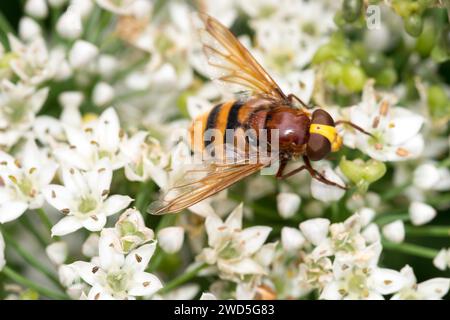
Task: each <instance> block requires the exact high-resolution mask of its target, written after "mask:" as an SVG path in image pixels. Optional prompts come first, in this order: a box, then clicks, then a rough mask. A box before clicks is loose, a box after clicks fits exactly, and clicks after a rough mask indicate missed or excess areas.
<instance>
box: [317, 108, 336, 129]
mask: <svg viewBox="0 0 450 320" xmlns="http://www.w3.org/2000/svg"><path fill="white" fill-rule="evenodd" d="M311 123H315V124H325V125H327V126H333V127H334V120H333V118H332V117H331V116H330V114H329V113H328V112H326V111H325V110H322V109H318V110H315V111H314V112H313V114H312V117H311Z"/></svg>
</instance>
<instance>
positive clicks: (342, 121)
mask: <svg viewBox="0 0 450 320" xmlns="http://www.w3.org/2000/svg"><path fill="white" fill-rule="evenodd" d="M340 124H346V125H349V126H350V127H352V128H353V129H355V130H358V131H359V132H362V133H364V134H367V135H368V136H371V137H372V138H374V136H373V134H371V133H370V132H367V131H366V130H364V129H363V128H361V127H360V126H358V125H356V124H354V123H353V122H350V121H347V120H338V121H336V122H335V123H334V125H335V126H337V125H340Z"/></svg>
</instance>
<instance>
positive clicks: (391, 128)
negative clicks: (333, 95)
mask: <svg viewBox="0 0 450 320" xmlns="http://www.w3.org/2000/svg"><path fill="white" fill-rule="evenodd" d="M396 101H397V99H396V97H394V96H388V95H385V96H383V98H382V99H381V101H378V100H377V96H376V93H375V90H374V88H373V81H368V83H367V84H366V86H365V88H364V92H363V101H362V102H361V103H360V104H359V105H356V106H353V107H351V108H349V109H347V110H346V111H348V114H349V120H350V121H352V122H353V123H355V124H356V125H358V126H360V127H361V128H364V129H365V130H367V131H368V132H370V133H371V134H372V135H373V136H374V137H370V136H367V135H365V134H361V133H359V132H356V131H355V130H353V129H348V130H350V131H348V130H346V131H345V132H346V133H345V136H344V143H345V144H346V145H348V146H349V147H357V148H358V149H360V150H361V151H363V152H365V153H367V154H368V155H369V156H370V157H372V158H374V159H376V160H379V161H401V160H408V159H412V158H416V157H418V156H419V155H420V154H421V153H422V150H423V148H424V141H423V137H422V135H421V134H420V133H419V131H420V128H421V127H422V124H423V122H424V119H423V117H422V116H420V115H418V114H416V113H414V112H412V111H410V110H408V109H406V108H401V107H394V106H393V105H395V103H396Z"/></svg>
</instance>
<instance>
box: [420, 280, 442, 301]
mask: <svg viewBox="0 0 450 320" xmlns="http://www.w3.org/2000/svg"><path fill="white" fill-rule="evenodd" d="M449 289H450V279H449V278H434V279H430V280H427V281H424V282H422V283H419V285H418V286H417V292H418V293H420V294H421V295H422V296H423V297H424V298H425V299H433V300H437V299H442V297H444V296H445V295H446V294H447V292H448V290H449Z"/></svg>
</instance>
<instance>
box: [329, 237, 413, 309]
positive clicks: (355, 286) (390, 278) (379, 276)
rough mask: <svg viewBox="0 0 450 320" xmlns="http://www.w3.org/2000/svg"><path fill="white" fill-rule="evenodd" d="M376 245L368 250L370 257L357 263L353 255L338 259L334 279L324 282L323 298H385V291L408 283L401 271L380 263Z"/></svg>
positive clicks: (392, 290)
mask: <svg viewBox="0 0 450 320" xmlns="http://www.w3.org/2000/svg"><path fill="white" fill-rule="evenodd" d="M377 246H379V245H378V244H377V245H376V246H374V247H373V249H372V248H370V250H369V251H368V253H369V252H372V254H371V257H370V258H369V259H365V260H362V261H360V262H357V263H355V260H354V258H353V257H350V258H349V257H346V258H345V259H335V261H334V263H333V275H334V280H333V281H331V282H329V283H328V284H327V285H326V286H325V288H324V289H323V291H322V293H321V295H320V298H321V299H327V300H337V299H346V300H355V299H365V300H366V299H367V300H382V299H384V298H383V295H387V294H392V293H395V292H397V291H399V290H400V289H401V288H402V287H403V286H404V285H405V279H404V277H403V276H402V275H401V274H400V272H398V271H395V270H391V269H385V268H379V267H377V262H378V257H379V252H376V251H377V250H378V249H375V248H376V247H377ZM368 248H369V247H368Z"/></svg>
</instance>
